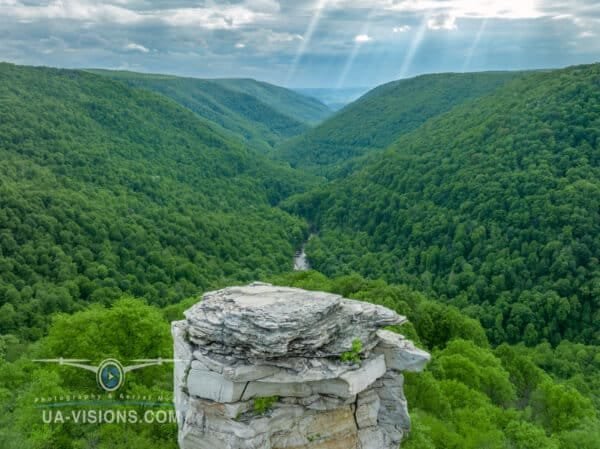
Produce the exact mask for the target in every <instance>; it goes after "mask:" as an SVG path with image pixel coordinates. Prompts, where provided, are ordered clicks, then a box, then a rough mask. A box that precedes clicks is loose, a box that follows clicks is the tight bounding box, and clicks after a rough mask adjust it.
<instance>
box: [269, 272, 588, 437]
mask: <svg viewBox="0 0 600 449" xmlns="http://www.w3.org/2000/svg"><path fill="white" fill-rule="evenodd" d="M271 281H272V282H274V283H279V284H285V285H292V286H296V287H301V288H308V289H314V290H325V291H330V292H335V293H338V294H344V295H345V296H348V297H351V298H357V299H361V300H364V301H370V302H373V303H376V304H382V305H385V306H386V307H390V308H392V309H394V310H396V311H397V312H398V313H403V314H405V315H407V316H408V318H409V319H411V320H418V321H420V324H418V323H417V324H415V323H413V324H415V326H414V328H413V329H418V330H419V332H423V333H422V334H420V338H419V341H420V342H421V343H422V344H423V343H424V344H425V346H426V347H427V348H428V349H429V350H431V351H432V362H431V363H430V364H429V366H428V368H427V369H426V371H425V372H423V373H404V377H405V388H404V391H405V394H406V397H407V401H408V404H409V407H410V408H411V410H410V413H411V417H412V422H413V423H412V432H411V434H410V435H409V437H408V439H407V440H406V441H405V442H403V443H402V447H403V448H409V449H465V448H466V449H481V448H495V449H534V448H548V449H576V448H577V444H578V442H581V447H582V448H585V449H599V448H600V439H598V435H599V431H600V420H598V413H597V411H596V410H595V409H594V407H593V404H594V401H595V399H594V398H597V395H598V391H600V389H595V390H593V389H588V390H586V389H585V387H584V386H583V385H584V384H585V383H586V382H590V383H591V385H592V386H594V385H595V383H594V382H595V380H594V379H596V378H597V376H598V373H599V372H600V370H599V369H598V368H597V367H596V366H595V365H594V364H595V363H597V362H600V357H597V356H596V354H597V352H595V351H596V350H597V348H596V347H591V346H583V345H574V344H572V343H568V342H564V343H562V344H561V346H559V347H557V348H556V349H552V348H551V347H550V346H549V345H547V344H546V345H540V346H539V347H537V348H527V347H525V346H524V345H519V346H509V345H507V344H503V345H501V346H499V347H498V348H496V349H491V348H490V347H489V345H488V344H487V340H486V339H485V333H484V332H483V329H482V327H481V325H480V324H478V323H477V322H476V321H474V320H472V319H470V318H466V317H464V315H461V314H460V313H459V312H458V311H457V310H456V309H455V308H454V307H452V306H449V305H444V304H441V303H434V302H432V301H430V300H428V299H427V298H426V297H424V296H423V295H421V294H419V293H415V292H414V291H412V290H411V289H410V288H408V287H405V286H397V285H387V284H385V283H384V282H383V281H373V280H366V279H364V278H361V277H360V276H358V275H356V274H353V275H348V276H342V277H340V278H334V279H330V278H327V277H325V276H324V275H322V274H320V273H317V272H314V271H312V272H304V273H292V274H286V275H281V276H277V277H276V278H274V279H271ZM444 315H447V316H451V317H452V318H453V319H456V320H457V324H456V325H455V326H450V325H445V324H442V326H443V327H444V328H445V329H444V330H443V331H442V332H439V331H437V330H436V329H435V326H434V325H425V324H424V323H437V322H438V320H440V322H441V323H443V320H441V317H443V316H444ZM465 325H466V326H465ZM463 326H465V327H467V328H469V330H468V331H466V332H465V331H464V329H461V328H462V327H463ZM402 328H404V329H402ZM402 328H401V329H398V330H399V331H401V332H403V333H405V332H404V330H405V329H406V327H405V326H402ZM465 337H467V338H465ZM544 370H547V371H544ZM558 374H560V375H561V376H562V377H560V376H559V375H558ZM582 375H585V379H586V382H582V383H577V382H576V379H577V378H578V377H579V376H582ZM571 384H576V385H578V389H576V387H574V386H571Z"/></svg>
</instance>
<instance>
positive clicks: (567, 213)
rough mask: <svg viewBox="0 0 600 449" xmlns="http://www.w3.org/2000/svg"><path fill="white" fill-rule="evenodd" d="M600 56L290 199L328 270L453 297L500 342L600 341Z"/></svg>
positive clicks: (417, 135)
mask: <svg viewBox="0 0 600 449" xmlns="http://www.w3.org/2000/svg"><path fill="white" fill-rule="evenodd" d="M599 86H600V65H592V66H582V67H574V68H569V69H566V70H560V71H554V72H546V73H534V74H530V75H527V76H524V77H521V78H519V79H517V80H515V81H513V82H511V83H510V84H508V85H506V86H505V87H503V88H501V89H500V90H498V91H496V92H495V93H494V94H492V95H489V96H487V97H484V98H481V99H478V100H475V101H473V102H470V103H468V104H464V105H461V106H458V107H456V108H454V109H453V110H452V111H451V112H450V113H448V114H445V115H443V116H440V117H437V118H434V119H432V120H430V121H428V122H427V123H425V124H424V125H423V126H421V127H420V128H419V129H417V130H415V131H414V132H412V133H410V134H408V135H405V136H403V137H401V138H400V139H399V140H398V141H397V142H396V143H395V144H394V145H393V146H392V147H391V148H390V149H389V150H388V151H386V152H385V153H382V154H381V155H378V156H377V157H373V160H372V161H371V162H370V163H369V164H368V165H367V166H366V167H364V168H363V169H362V170H360V171H358V172H356V173H354V174H353V175H351V176H349V177H347V178H345V179H343V180H340V181H338V182H334V183H332V184H330V185H329V186H326V187H324V188H322V189H318V190H317V191H316V192H313V193H310V194H305V195H304V196H301V197H300V198H298V199H296V200H295V201H293V202H291V203H290V204H289V208H290V210H294V211H295V212H297V213H299V214H301V215H303V216H305V217H307V218H308V219H309V220H310V221H311V224H312V225H313V226H314V227H315V229H316V230H317V231H318V236H316V237H314V238H313V239H312V240H311V242H310V243H309V245H308V247H307V254H308V256H309V258H310V260H311V263H312V265H313V266H314V267H315V268H316V269H318V270H320V271H322V272H323V273H325V274H328V275H339V274H344V273H349V272H352V271H356V272H359V273H362V274H363V275H365V276H368V277H371V278H379V277H381V278H384V279H386V280H388V281H392V282H401V283H406V284H408V285H411V286H412V287H414V288H416V289H417V290H419V291H422V292H425V293H427V294H428V295H430V296H432V297H437V298H440V299H448V300H451V302H452V303H453V304H455V305H457V306H459V307H460V308H461V309H463V310H464V311H465V312H466V313H468V314H469V315H470V316H473V317H476V318H478V319H479V320H481V322H482V323H483V325H484V327H485V328H486V329H487V331H488V336H489V337H490V339H491V340H492V342H494V343H495V344H500V343H502V342H510V343H517V342H521V341H524V342H525V343H527V344H528V345H535V344H537V343H539V342H542V341H548V342H550V343H551V344H552V345H557V344H559V343H560V342H561V341H562V340H564V339H567V340H570V341H576V342H585V343H592V344H598V343H600V265H599V262H598V255H599V254H600V215H599V213H600V203H599V200H600V181H599V180H600V151H599V149H600V89H599Z"/></svg>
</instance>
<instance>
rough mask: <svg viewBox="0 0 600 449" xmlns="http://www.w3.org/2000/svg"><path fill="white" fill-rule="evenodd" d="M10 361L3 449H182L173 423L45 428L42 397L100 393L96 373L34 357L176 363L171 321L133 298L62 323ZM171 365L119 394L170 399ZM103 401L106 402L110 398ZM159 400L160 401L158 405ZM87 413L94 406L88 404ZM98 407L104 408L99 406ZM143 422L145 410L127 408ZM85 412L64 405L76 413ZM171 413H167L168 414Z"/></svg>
mask: <svg viewBox="0 0 600 449" xmlns="http://www.w3.org/2000/svg"><path fill="white" fill-rule="evenodd" d="M21 355H22V358H20V359H18V360H16V361H15V362H12V363H4V364H3V362H2V361H0V429H1V430H0V447H2V448H8V449H12V448H15V449H16V448H20V449H43V448H53V449H83V448H89V447H96V448H101V449H109V448H115V447H128V448H136V449H138V448H139V449H142V448H145V449H149V448H161V449H167V448H173V449H175V448H176V447H177V443H176V441H177V438H176V426H175V425H173V424H162V425H146V424H140V423H138V424H110V425H106V424H102V425H97V424H81V423H78V424H77V425H76V424H74V423H70V422H67V421H66V422H65V423H63V424H60V423H57V424H52V425H46V424H44V423H43V421H42V409H40V408H37V407H36V405H38V404H39V402H37V401H36V399H38V398H61V397H63V398H66V397H67V396H69V397H78V396H80V395H93V396H94V397H97V396H98V395H100V396H101V395H102V393H101V392H100V391H99V390H98V387H97V385H96V381H95V377H94V375H93V374H92V373H90V372H87V371H83V370H78V369H74V368H71V367H68V366H58V365H44V364H40V363H33V362H31V361H30V360H32V359H37V358H56V357H61V356H62V357H65V358H78V359H89V360H90V362H91V363H98V362H100V361H101V360H103V359H105V358H107V357H109V356H112V357H116V358H118V359H119V360H121V361H123V362H127V361H130V360H132V359H139V358H155V357H163V358H167V359H168V358H172V340H171V336H170V329H169V323H168V322H167V321H166V320H165V319H164V318H163V314H162V313H161V311H160V310H159V309H157V308H155V307H152V306H149V305H147V304H145V303H144V302H143V301H139V300H133V299H127V298H126V299H121V300H118V301H117V302H116V303H115V304H114V306H113V307H112V308H103V307H100V306H93V307H90V308H89V309H87V310H85V311H82V312H78V313H75V314H73V315H61V316H59V317H57V318H56V319H55V320H54V321H53V323H52V325H51V326H50V328H49V331H48V336H47V337H44V338H42V339H41V340H40V341H39V342H38V343H36V344H35V345H34V346H33V347H31V348H30V349H29V350H28V351H26V352H25V353H24V354H21ZM172 370H173V367H172V366H170V365H167V364H165V365H163V366H155V367H149V368H146V369H143V370H139V371H133V372H130V373H128V374H127V378H126V382H125V385H124V387H123V388H122V389H120V390H119V392H118V394H119V395H121V394H123V395H124V396H127V395H129V396H130V397H136V398H141V397H147V398H159V397H164V398H165V399H164V401H165V402H170V399H171V397H172ZM105 400H106V399H105ZM154 400H156V399H154ZM88 407H89V406H88ZM98 407H100V406H98ZM128 407H129V408H128V410H137V411H138V414H139V416H142V415H143V413H144V412H145V411H146V410H147V408H145V407H143V406H135V407H133V408H131V407H132V406H128ZM82 408H83V409H85V408H86V407H81V406H80V407H61V408H56V409H53V410H61V411H62V412H63V413H70V412H71V410H79V409H82ZM167 410H168V409H167Z"/></svg>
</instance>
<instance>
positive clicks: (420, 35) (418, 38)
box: [398, 15, 429, 79]
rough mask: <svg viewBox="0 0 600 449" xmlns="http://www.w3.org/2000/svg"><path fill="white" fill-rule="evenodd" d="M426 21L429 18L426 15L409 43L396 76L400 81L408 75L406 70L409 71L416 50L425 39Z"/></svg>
mask: <svg viewBox="0 0 600 449" xmlns="http://www.w3.org/2000/svg"><path fill="white" fill-rule="evenodd" d="M428 21H429V16H428V15H425V16H423V22H422V23H421V26H419V29H418V30H417V33H416V34H415V37H414V38H413V40H412V42H411V43H410V47H409V49H408V53H406V56H405V57H404V62H402V68H401V69H400V74H399V75H398V78H400V79H402V78H405V77H406V74H407V73H408V69H410V66H411V64H412V62H413V59H414V58H415V55H416V54H417V50H418V49H419V47H420V46H421V42H423V39H424V38H425V32H426V31H427V22H428Z"/></svg>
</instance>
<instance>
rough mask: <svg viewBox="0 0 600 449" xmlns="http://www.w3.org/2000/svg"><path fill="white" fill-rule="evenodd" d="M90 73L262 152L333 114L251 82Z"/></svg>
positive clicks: (312, 101)
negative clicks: (153, 95) (165, 100)
mask: <svg viewBox="0 0 600 449" xmlns="http://www.w3.org/2000/svg"><path fill="white" fill-rule="evenodd" d="M93 73H97V74H99V75H105V76H109V77H111V78H113V79H116V80H119V81H124V82H126V83H127V84H128V85H130V86H133V87H139V88H144V89H148V90H151V91H153V92H157V93H160V94H162V95H165V96H167V97H169V98H171V99H172V100H174V101H176V102H177V103H179V104H180V105H182V106H184V107H186V108H188V109H190V110H192V111H193V112H195V113H196V114H198V115H199V116H201V117H203V118H205V119H207V120H210V121H212V122H214V123H216V124H218V125H219V126H221V127H222V128H223V130H227V131H228V132H231V133H233V134H234V135H236V136H238V137H240V136H241V137H243V138H244V140H245V142H247V143H248V145H250V146H251V147H252V148H255V149H257V150H260V151H263V152H267V151H270V150H271V149H272V147H273V146H274V145H275V144H276V143H278V142H280V141H281V140H282V139H285V138H289V137H292V136H296V135H298V134H301V133H302V132H304V131H307V130H308V129H309V126H310V125H315V124H316V123H318V122H320V121H322V120H323V119H324V118H325V117H327V116H328V115H330V113H331V111H330V110H329V108H327V106H325V105H324V104H322V103H320V102H319V101H317V100H315V99H313V98H309V97H306V96H304V95H300V94H297V93H295V92H293V91H290V90H287V89H283V88H281V87H277V86H273V85H271V84H267V83H262V82H258V81H254V80H248V79H232V80H227V79H215V80H203V79H195V78H180V77H175V76H166V75H150V74H141V73H133V72H115V71H107V70H94V71H93Z"/></svg>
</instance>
